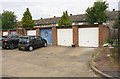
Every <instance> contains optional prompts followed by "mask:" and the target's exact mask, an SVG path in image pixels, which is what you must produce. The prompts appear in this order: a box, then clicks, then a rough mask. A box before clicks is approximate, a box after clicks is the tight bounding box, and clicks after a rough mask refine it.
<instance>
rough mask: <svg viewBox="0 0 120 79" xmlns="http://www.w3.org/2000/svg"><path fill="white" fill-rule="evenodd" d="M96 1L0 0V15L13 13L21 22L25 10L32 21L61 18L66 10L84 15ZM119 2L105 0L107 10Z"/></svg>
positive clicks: (116, 0) (115, 6)
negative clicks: (27, 10) (5, 11)
mask: <svg viewBox="0 0 120 79" xmlns="http://www.w3.org/2000/svg"><path fill="white" fill-rule="evenodd" d="M95 1H96V0H29V1H28V0H19V1H18V0H0V7H2V8H0V13H2V11H3V10H10V11H14V12H15V14H16V15H17V16H18V18H17V19H18V20H21V18H22V15H23V13H24V11H25V10H26V8H29V9H30V12H31V14H32V16H33V19H40V18H41V17H43V18H48V17H53V16H61V15H62V12H63V11H65V10H67V11H68V12H69V14H73V15H75V14H81V13H85V10H86V9H87V7H91V6H92V5H93V3H94V2H95ZM118 1H119V0H107V2H108V3H109V10H112V9H114V8H115V9H117V8H118V6H117V5H118Z"/></svg>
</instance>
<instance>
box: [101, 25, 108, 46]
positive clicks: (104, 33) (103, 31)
mask: <svg viewBox="0 0 120 79" xmlns="http://www.w3.org/2000/svg"><path fill="white" fill-rule="evenodd" d="M108 39H109V28H108V27H107V26H103V25H101V24H100V25H99V47H101V46H102V45H103V44H104V43H106V42H107V40H108Z"/></svg>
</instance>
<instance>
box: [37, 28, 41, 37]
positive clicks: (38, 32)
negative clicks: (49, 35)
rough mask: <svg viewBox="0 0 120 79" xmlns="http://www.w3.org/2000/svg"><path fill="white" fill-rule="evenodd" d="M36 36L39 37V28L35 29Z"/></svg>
mask: <svg viewBox="0 0 120 79" xmlns="http://www.w3.org/2000/svg"><path fill="white" fill-rule="evenodd" d="M36 35H37V36H40V29H39V28H37V29H36Z"/></svg>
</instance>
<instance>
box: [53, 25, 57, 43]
mask: <svg viewBox="0 0 120 79" xmlns="http://www.w3.org/2000/svg"><path fill="white" fill-rule="evenodd" d="M52 45H57V28H56V27H53V28H52Z"/></svg>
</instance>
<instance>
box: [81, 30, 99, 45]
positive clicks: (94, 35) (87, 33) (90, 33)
mask: <svg viewBox="0 0 120 79" xmlns="http://www.w3.org/2000/svg"><path fill="white" fill-rule="evenodd" d="M79 46H84V47H98V28H80V29H79Z"/></svg>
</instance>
